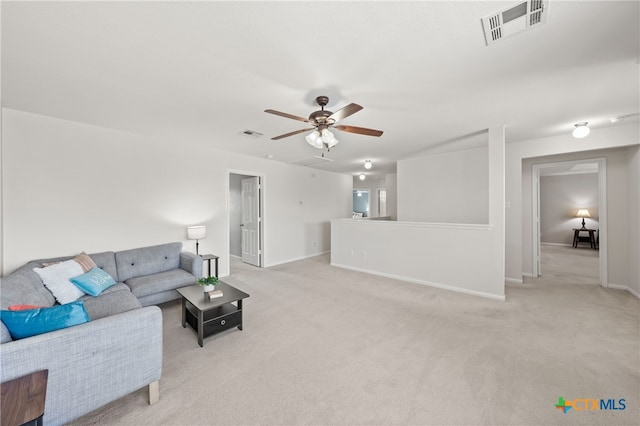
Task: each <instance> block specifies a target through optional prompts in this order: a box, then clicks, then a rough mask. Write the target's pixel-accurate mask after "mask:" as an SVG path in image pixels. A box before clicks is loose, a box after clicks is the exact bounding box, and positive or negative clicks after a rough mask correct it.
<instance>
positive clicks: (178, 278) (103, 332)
mask: <svg viewBox="0 0 640 426" xmlns="http://www.w3.org/2000/svg"><path fill="white" fill-rule="evenodd" d="M181 250H182V244H181V243H168V244H162V245H157V246H151V247H142V248H136V249H132V250H125V251H120V252H103V253H95V254H90V255H89V257H90V258H91V259H92V260H93V262H95V265H96V267H97V268H99V269H101V270H102V271H104V272H107V273H108V274H109V275H110V276H111V277H113V279H114V280H115V281H116V284H114V285H112V286H110V287H109V288H107V289H106V290H104V291H103V292H102V293H100V294H99V295H98V296H96V297H94V296H91V295H88V294H87V295H84V296H82V297H81V298H80V299H79V300H80V301H82V304H83V305H84V308H85V309H86V313H87V314H88V317H89V318H90V321H88V322H85V323H83V324H79V325H75V326H73V327H68V328H62V329H59V330H55V331H51V332H47V333H44V334H38V335H34V336H30V337H26V338H21V339H14V338H13V337H12V334H11V333H10V332H9V329H8V328H7V327H6V326H5V323H4V320H3V322H2V323H1V324H0V327H1V335H0V338H1V340H0V342H1V344H0V364H1V365H0V366H1V369H0V382H2V383H4V382H6V381H9V380H12V379H15V378H19V377H22V376H25V375H27V374H30V373H33V372H36V371H39V370H49V376H48V384H47V396H46V405H45V415H44V419H43V421H44V423H45V424H52V425H58V424H64V423H67V422H70V421H72V420H73V419H76V418H78V417H80V416H82V415H84V414H86V413H89V412H91V411H93V410H95V409H97V408H99V407H101V406H103V405H105V404H107V403H109V402H111V401H114V400H116V399H118V398H121V397H123V396H125V395H127V394H128V393H131V392H133V391H136V390H138V389H140V388H143V387H145V386H149V403H150V404H153V403H155V402H156V401H158V399H159V395H160V394H159V380H160V377H161V373H162V311H161V310H160V308H159V307H157V306H154V305H155V304H157V303H163V302H166V301H169V300H173V299H177V298H179V297H180V296H179V294H178V293H177V292H176V289H177V288H180V287H183V286H186V285H190V284H194V283H195V282H196V281H197V279H198V278H200V277H201V276H202V258H200V257H199V256H197V255H195V254H193V253H189V252H183V251H181ZM71 259H74V257H73V256H66V257H58V258H53V259H41V260H35V261H30V262H28V263H27V264H25V265H23V266H21V267H20V268H18V269H17V270H15V271H14V272H12V273H11V274H9V275H7V276H5V277H3V278H2V279H0V307H1V308H2V309H3V313H4V310H6V309H8V308H9V307H10V306H14V305H24V304H27V305H35V306H39V307H44V308H49V307H55V306H60V305H59V303H58V302H57V301H56V298H55V297H54V295H53V294H52V293H51V291H49V289H48V288H47V287H46V286H45V285H44V282H43V280H42V279H41V278H40V275H38V273H36V272H35V271H34V268H42V267H43V265H50V264H55V263H57V262H64V261H68V260H71Z"/></svg>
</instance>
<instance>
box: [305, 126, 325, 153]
mask: <svg viewBox="0 0 640 426" xmlns="http://www.w3.org/2000/svg"><path fill="white" fill-rule="evenodd" d="M305 140H306V141H307V142H308V143H309V145H311V146H312V147H314V148H317V149H322V148H323V145H322V140H321V139H320V132H318V131H317V130H314V131H313V132H311V133H309V134H308V135H307V136H305Z"/></svg>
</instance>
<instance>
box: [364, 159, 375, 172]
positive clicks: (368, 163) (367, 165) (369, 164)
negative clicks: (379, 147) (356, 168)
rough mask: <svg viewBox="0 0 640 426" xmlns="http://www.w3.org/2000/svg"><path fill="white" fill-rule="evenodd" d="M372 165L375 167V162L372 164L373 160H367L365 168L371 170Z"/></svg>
mask: <svg viewBox="0 0 640 426" xmlns="http://www.w3.org/2000/svg"><path fill="white" fill-rule="evenodd" d="M371 167H373V164H371V160H365V162H364V168H365V169H367V170H369V169H370V168H371Z"/></svg>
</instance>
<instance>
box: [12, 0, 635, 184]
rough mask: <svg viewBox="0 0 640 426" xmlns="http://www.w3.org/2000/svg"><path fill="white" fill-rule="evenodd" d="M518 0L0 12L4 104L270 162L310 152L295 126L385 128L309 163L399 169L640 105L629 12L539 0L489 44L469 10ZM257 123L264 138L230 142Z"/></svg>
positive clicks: (623, 7) (113, 5)
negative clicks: (341, 114)
mask: <svg viewBox="0 0 640 426" xmlns="http://www.w3.org/2000/svg"><path fill="white" fill-rule="evenodd" d="M515 3H516V1H508V2H487V1H468V2H462V1H440V2H434V1H426V2H397V1H394V2H391V1H387V2H362V1H358V2H331V1H323V2H269V1H262V2H153V1H151V2H66V3H62V2H7V1H3V2H2V106H3V107H8V108H13V109H18V110H23V111H28V112H33V113H37V114H44V115H48V116H52V117H58V118H62V119H67V120H73V121H79V122H84V123H90V124H94V125H97V126H103V127H109V128H113V129H119V130H123V131H129V132H134V133H140V134H146V135H153V136H157V137H158V138H159V139H160V140H162V142H159V143H176V144H180V143H184V142H185V141H190V142H191V143H196V144H202V145H207V146H211V147H216V148H219V149H223V150H228V151H235V152H239V153H243V154H248V155H255V156H259V157H267V156H272V158H273V160H274V161H284V162H296V161H297V160H300V159H302V158H306V157H311V156H313V155H318V154H319V153H320V152H319V151H318V150H316V149H314V148H312V147H310V146H309V145H308V144H307V143H306V142H305V141H304V134H301V135H297V136H292V137H290V138H286V139H282V140H280V141H271V140H270V137H273V136H276V135H280V134H283V133H287V132H290V131H294V130H298V129H302V128H305V127H306V125H305V124H304V123H301V122H298V121H294V120H288V119H285V118H281V117H277V116H275V115H270V114H266V113H264V112H263V111H264V110H265V109H267V108H272V109H276V110H279V111H284V112H287V113H290V114H294V115H298V116H303V117H306V116H308V115H309V114H310V113H311V112H312V111H314V110H316V109H318V108H317V107H316V105H315V104H314V99H315V97H316V96H318V95H327V96H329V97H330V103H329V106H328V109H330V110H332V111H336V110H337V109H339V108H341V107H343V106H345V105H347V104H349V103H351V102H355V103H358V104H360V105H362V106H363V107H364V109H363V110H362V111H360V112H358V113H356V114H354V115H352V116H351V117H348V118H346V119H345V120H344V121H342V122H341V123H342V124H349V125H353V126H360V127H370V128H374V129H380V130H384V135H382V137H380V138H374V137H368V136H361V135H354V134H348V133H343V132H336V135H337V137H338V139H339V140H340V141H341V142H340V144H339V145H338V146H336V147H335V148H334V149H332V150H331V152H330V153H328V154H327V156H328V157H329V158H331V159H333V160H334V161H333V162H331V163H329V162H323V163H321V164H317V165H314V166H313V167H317V168H322V169H326V170H334V171H338V172H343V173H350V174H357V173H360V172H363V171H364V168H363V167H362V162H363V161H364V160H365V159H371V160H373V162H374V168H373V169H372V170H370V171H369V172H368V173H369V174H373V173H381V172H387V171H393V170H394V169H395V162H396V161H397V160H399V159H404V158H408V157H411V156H413V155H416V154H417V153H420V152H422V151H425V150H427V149H430V148H432V147H440V148H441V149H442V148H444V149H456V147H457V146H459V145H460V141H465V142H466V141H474V140H481V139H482V138H484V134H483V130H484V129H486V128H487V127H489V126H493V125H500V124H504V125H506V126H507V130H506V135H507V136H506V137H507V142H514V141H520V140H526V139H530V138H538V137H544V136H550V135H556V134H561V133H568V132H570V131H571V129H572V128H573V125H574V123H577V122H581V121H588V122H589V123H590V125H591V127H592V128H597V127H602V126H610V125H618V124H620V123H623V122H628V121H629V120H634V121H637V116H635V117H633V118H630V119H626V120H623V121H622V122H619V123H616V124H611V123H610V122H609V118H610V117H614V116H620V115H626V114H632V113H636V112H638V111H640V105H639V102H640V101H639V100H640V65H639V64H638V58H639V56H640V53H639V51H640V32H639V28H640V9H639V6H640V3H639V2H637V1H621V2H615V1H579V2H578V1H556V0H550V4H549V6H550V7H549V8H548V11H549V15H548V20H547V23H546V24H544V25H542V26H539V27H537V28H533V29H531V30H529V31H527V32H524V33H520V34H517V35H515V36H513V37H511V38H506V39H504V40H502V41H500V42H498V43H496V44H494V45H492V46H489V47H487V46H486V44H485V41H484V35H483V30H482V24H481V18H482V17H483V16H486V15H489V14H491V13H493V12H496V11H498V10H500V9H502V8H504V7H505V6H508V5H510V4H515ZM247 129H251V130H254V131H258V132H261V133H263V134H264V136H262V137H260V138H258V139H252V138H248V137H246V136H242V135H241V133H242V132H243V131H244V130H247Z"/></svg>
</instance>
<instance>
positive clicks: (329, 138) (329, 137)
mask: <svg viewBox="0 0 640 426" xmlns="http://www.w3.org/2000/svg"><path fill="white" fill-rule="evenodd" d="M321 135H322V142H324V143H326V144H330V143H331V142H333V141H334V140H335V137H334V136H333V133H331V132H330V131H329V129H322V133H321Z"/></svg>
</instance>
